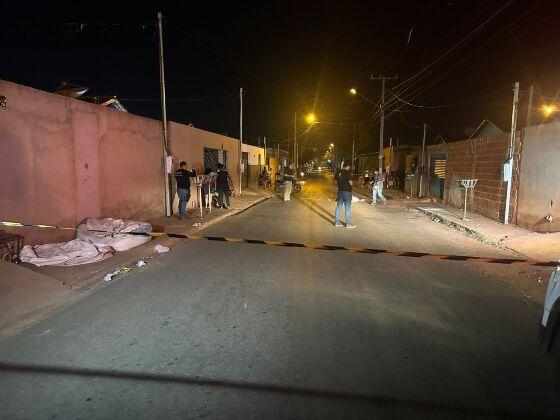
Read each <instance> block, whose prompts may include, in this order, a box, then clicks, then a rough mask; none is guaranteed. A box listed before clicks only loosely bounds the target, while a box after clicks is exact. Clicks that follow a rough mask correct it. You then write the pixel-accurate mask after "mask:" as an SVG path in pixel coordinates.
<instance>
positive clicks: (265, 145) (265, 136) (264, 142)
mask: <svg viewBox="0 0 560 420" xmlns="http://www.w3.org/2000/svg"><path fill="white" fill-rule="evenodd" d="M264 166H266V136H264Z"/></svg>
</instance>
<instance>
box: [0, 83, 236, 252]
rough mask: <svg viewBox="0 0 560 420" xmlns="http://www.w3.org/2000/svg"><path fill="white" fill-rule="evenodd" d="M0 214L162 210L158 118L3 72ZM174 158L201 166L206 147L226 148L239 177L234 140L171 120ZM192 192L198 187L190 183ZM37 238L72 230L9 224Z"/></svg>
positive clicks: (72, 218) (69, 216)
mask: <svg viewBox="0 0 560 420" xmlns="http://www.w3.org/2000/svg"><path fill="white" fill-rule="evenodd" d="M0 95H3V96H5V97H6V98H7V107H6V108H0V220H11V221H19V222H23V223H39V224H50V225H56V226H69V227H75V226H76V225H77V224H78V223H79V222H80V221H81V220H82V219H84V218H86V217H116V218H130V219H136V220H149V219H152V218H156V217H159V216H162V215H163V214H164V188H163V159H162V137H161V122H160V121H157V120H151V119H148V118H143V117H140V116H137V115H133V114H128V113H124V112H120V111H115V110H112V109H108V108H101V107H99V106H96V105H93V104H89V103H86V102H83V101H79V100H76V99H70V98H66V97H63V96H59V95H55V94H52V93H48V92H43V91H40V90H37V89H32V88H29V87H26V86H21V85H17V84H15V83H11V82H7V81H3V80H0ZM169 142H170V150H171V153H172V154H173V155H174V156H175V157H176V160H175V163H178V162H179V161H180V160H186V161H187V162H188V163H189V165H194V166H195V168H197V170H198V171H200V170H201V169H202V166H203V162H204V157H203V156H204V155H203V148H204V147H210V148H215V149H220V148H222V146H223V148H224V149H225V150H228V170H229V172H230V174H231V176H232V178H233V179H234V182H235V185H236V186H237V185H238V182H237V167H238V166H237V163H238V162H239V157H238V153H237V147H238V140H237V139H232V138H229V137H225V136H221V135H219V134H215V133H210V132H207V131H203V130H200V129H197V128H194V127H189V126H185V125H182V124H177V123H173V122H172V123H170V126H169ZM193 196H196V192H195V191H194V188H193ZM7 230H9V231H14V232H15V233H19V234H21V235H23V236H24V241H25V243H28V244H39V243H46V242H57V241H63V240H68V239H71V238H73V237H74V236H75V235H74V233H73V232H71V231H58V230H46V229H42V230H39V229H7Z"/></svg>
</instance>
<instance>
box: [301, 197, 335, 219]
mask: <svg viewBox="0 0 560 420" xmlns="http://www.w3.org/2000/svg"><path fill="white" fill-rule="evenodd" d="M292 197H293V196H292ZM294 198H295V200H296V201H297V202H298V203H300V204H303V205H304V206H305V207H307V208H308V209H309V210H311V211H312V212H313V213H315V214H316V215H318V216H319V217H320V218H322V219H324V220H326V221H327V222H329V224H331V225H332V224H334V218H333V217H332V214H331V212H329V211H328V210H327V209H324V208H323V207H321V206H319V205H318V204H311V203H308V202H306V201H305V200H303V199H301V198H299V197H297V196H296V197H294Z"/></svg>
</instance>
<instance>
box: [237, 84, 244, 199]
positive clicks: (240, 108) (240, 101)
mask: <svg viewBox="0 0 560 420" xmlns="http://www.w3.org/2000/svg"><path fill="white" fill-rule="evenodd" d="M242 143H243V88H239V170H238V171H237V174H238V175H239V195H241V165H242V164H243V159H242V156H243V153H242V148H241V144H242Z"/></svg>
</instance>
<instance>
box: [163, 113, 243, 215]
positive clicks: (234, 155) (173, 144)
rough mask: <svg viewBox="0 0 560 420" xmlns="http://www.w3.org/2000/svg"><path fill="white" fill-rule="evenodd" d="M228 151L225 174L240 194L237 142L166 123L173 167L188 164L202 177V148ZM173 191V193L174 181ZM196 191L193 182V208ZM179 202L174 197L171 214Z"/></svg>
mask: <svg viewBox="0 0 560 420" xmlns="http://www.w3.org/2000/svg"><path fill="white" fill-rule="evenodd" d="M205 147H207V148H210V149H218V150H227V170H228V172H229V175H230V177H231V179H232V181H233V185H234V187H235V191H236V192H237V193H238V192H239V177H238V169H239V163H238V162H239V140H238V139H234V138H231V137H226V136H222V135H221V134H216V133H211V132H209V131H204V130H200V129H198V128H195V127H191V126H188V125H183V124H178V123H175V122H170V123H169V149H170V152H171V154H172V155H173V163H174V167H175V168H178V166H179V162H181V161H183V160H184V161H185V162H187V166H188V168H189V169H192V168H194V169H195V170H196V173H197V174H203V173H204V148H205ZM172 182H173V187H174V188H173V191H172V192H174V191H175V180H174V179H173V180H172ZM196 199H197V191H196V187H195V185H194V182H193V183H192V184H191V200H190V202H189V204H188V205H189V206H190V207H192V206H196ZM178 203H179V202H178V198H177V195H176V194H174V196H173V213H174V214H177V213H178Z"/></svg>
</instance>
